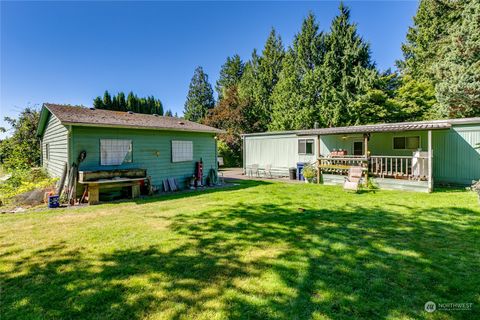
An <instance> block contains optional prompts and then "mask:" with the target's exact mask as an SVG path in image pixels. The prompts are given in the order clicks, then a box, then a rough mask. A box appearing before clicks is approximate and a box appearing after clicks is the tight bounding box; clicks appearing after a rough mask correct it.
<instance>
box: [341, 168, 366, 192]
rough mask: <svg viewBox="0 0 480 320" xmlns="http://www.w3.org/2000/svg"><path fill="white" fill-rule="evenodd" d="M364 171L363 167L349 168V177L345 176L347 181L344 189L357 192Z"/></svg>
mask: <svg viewBox="0 0 480 320" xmlns="http://www.w3.org/2000/svg"><path fill="white" fill-rule="evenodd" d="M362 173H363V168H362V167H350V169H348V177H345V182H344V183H343V189H344V190H353V191H355V192H357V191H358V188H359V186H360V180H361V179H362Z"/></svg>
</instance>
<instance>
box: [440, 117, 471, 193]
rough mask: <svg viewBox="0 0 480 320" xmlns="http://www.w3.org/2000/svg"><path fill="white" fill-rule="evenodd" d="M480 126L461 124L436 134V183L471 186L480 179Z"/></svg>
mask: <svg viewBox="0 0 480 320" xmlns="http://www.w3.org/2000/svg"><path fill="white" fill-rule="evenodd" d="M477 143H480V125H457V126H453V127H452V129H450V130H448V131H442V132H434V134H433V176H434V178H435V182H444V183H456V184H463V185H469V184H471V183H472V180H478V179H480V150H479V149H475V146H476V144H477Z"/></svg>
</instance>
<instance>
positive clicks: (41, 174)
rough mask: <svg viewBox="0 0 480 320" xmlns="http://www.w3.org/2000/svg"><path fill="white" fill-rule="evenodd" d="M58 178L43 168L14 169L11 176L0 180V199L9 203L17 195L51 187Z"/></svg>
mask: <svg viewBox="0 0 480 320" xmlns="http://www.w3.org/2000/svg"><path fill="white" fill-rule="evenodd" d="M56 180H57V179H53V178H50V177H49V176H48V174H47V173H46V172H45V170H43V169H41V168H32V169H18V170H14V171H12V172H11V176H10V178H8V179H7V180H5V181H3V182H0V200H1V201H2V202H4V203H8V202H10V201H11V199H12V198H13V197H14V196H16V195H19V194H22V193H25V192H28V191H32V190H35V189H45V188H48V187H51V186H53V185H54V184H55V182H56Z"/></svg>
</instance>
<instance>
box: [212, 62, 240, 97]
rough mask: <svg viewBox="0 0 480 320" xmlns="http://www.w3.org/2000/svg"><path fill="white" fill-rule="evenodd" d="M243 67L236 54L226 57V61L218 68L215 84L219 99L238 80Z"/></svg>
mask: <svg viewBox="0 0 480 320" xmlns="http://www.w3.org/2000/svg"><path fill="white" fill-rule="evenodd" d="M244 68H245V64H244V63H243V61H242V59H240V56H239V55H238V54H235V55H234V56H233V57H227V61H225V63H224V64H223V65H222V67H221V68H220V76H219V78H218V80H217V84H216V86H215V90H216V91H217V94H218V99H219V100H220V99H222V97H223V96H224V94H225V91H226V90H227V89H228V88H230V87H231V86H233V85H237V84H238V83H239V82H240V79H241V78H242V75H243V71H244Z"/></svg>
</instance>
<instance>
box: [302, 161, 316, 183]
mask: <svg viewBox="0 0 480 320" xmlns="http://www.w3.org/2000/svg"><path fill="white" fill-rule="evenodd" d="M303 176H304V178H305V182H306V183H309V182H312V181H313V179H315V178H316V177H317V169H316V168H315V167H314V166H313V165H311V164H309V165H306V166H305V167H304V168H303Z"/></svg>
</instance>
